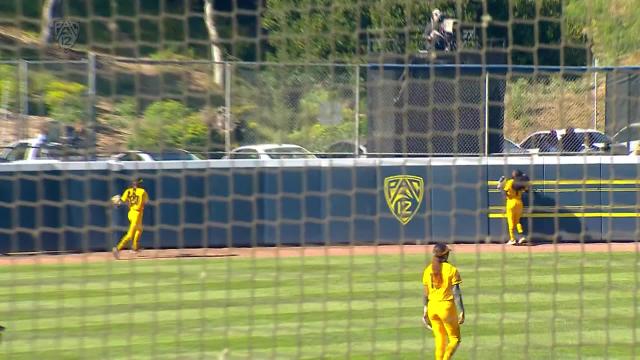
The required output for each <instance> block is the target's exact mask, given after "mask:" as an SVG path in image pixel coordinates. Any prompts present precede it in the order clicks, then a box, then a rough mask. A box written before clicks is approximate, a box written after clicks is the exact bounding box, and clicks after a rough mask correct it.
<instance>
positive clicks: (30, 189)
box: [0, 156, 640, 252]
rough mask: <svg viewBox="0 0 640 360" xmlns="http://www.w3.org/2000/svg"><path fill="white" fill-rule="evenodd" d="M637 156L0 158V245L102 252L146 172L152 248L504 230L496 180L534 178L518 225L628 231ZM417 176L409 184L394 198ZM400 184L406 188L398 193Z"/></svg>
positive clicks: (622, 236) (568, 231) (632, 231)
mask: <svg viewBox="0 0 640 360" xmlns="http://www.w3.org/2000/svg"><path fill="white" fill-rule="evenodd" d="M638 161H639V160H637V159H635V158H629V157H609V156H607V157H599V156H595V157H567V158H558V157H552V158H548V157H540V158H534V159H531V158H512V159H509V161H504V160H503V159H495V158H457V159H448V158H442V159H407V160H402V159H359V160H351V159H344V160H303V159H300V160H289V161H284V162H282V161H260V160H256V161H249V160H242V161H233V160H230V161H227V160H220V161H201V162H198V161H196V162H167V163H164V162H162V163H140V164H114V163H109V162H90V163H80V162H78V163H59V164H44V165H36V164H33V165H10V164H9V165H4V166H2V167H0V194H1V195H0V196H1V198H0V244H2V245H1V246H2V252H12V251H18V252H25V251H96V250H108V249H110V248H111V246H113V244H114V243H115V241H116V240H117V238H118V237H119V236H120V235H121V234H122V232H123V231H124V230H125V227H126V224H127V221H126V214H125V211H124V210H123V209H115V210H114V209H112V207H111V206H110V203H109V201H108V199H109V198H110V197H111V195H113V194H115V193H119V192H120V191H121V190H122V189H123V188H124V187H126V185H127V183H128V181H129V180H130V179H131V178H132V177H133V176H136V177H137V176H141V177H143V178H144V180H145V182H144V183H145V188H146V189H147V190H148V192H149V196H150V199H151V200H150V203H149V205H148V206H147V208H146V210H145V216H144V225H145V232H144V234H143V237H142V245H143V246H144V247H147V248H189V247H191V248H194V247H195V248H200V247H214V248H215V247H256V246H280V245H291V246H301V245H338V244H351V245H353V244H405V243H425V242H433V241H455V242H461V243H477V242H501V241H503V240H504V239H505V238H506V225H505V219H504V215H503V213H504V200H503V196H502V194H500V193H499V191H497V190H496V189H495V183H496V180H497V179H498V178H499V177H500V176H502V175H507V174H508V173H510V171H511V170H512V169H513V168H516V167H517V168H520V169H522V170H524V171H525V172H526V173H528V174H530V176H531V178H532V179H533V182H532V191H531V192H530V193H529V195H528V196H525V203H526V204H527V211H526V213H525V221H523V222H524V224H525V228H526V231H527V232H528V233H529V234H530V236H531V238H532V240H534V241H539V242H565V241H571V242H575V241H579V242H607V241H629V240H634V239H637V235H638V234H637V233H638V229H640V226H638V225H639V224H638V219H640V217H639V216H638V211H637V210H638V209H637V204H638V203H640V201H638V200H640V199H638V194H639V193H640V192H638V180H636V179H637V177H638V176H637V169H638V164H639V162H638ZM407 187H413V188H414V189H416V190H415V192H414V193H412V194H411V196H409V194H404V193H402V194H400V195H402V196H401V197H398V196H391V195H390V194H392V193H396V194H398V193H397V191H398V190H401V192H402V191H404V190H402V189H406V188H407ZM405 195H406V196H405Z"/></svg>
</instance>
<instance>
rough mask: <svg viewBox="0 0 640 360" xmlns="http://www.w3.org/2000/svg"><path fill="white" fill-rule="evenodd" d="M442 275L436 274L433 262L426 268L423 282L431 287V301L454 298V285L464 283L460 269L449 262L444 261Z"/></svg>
mask: <svg viewBox="0 0 640 360" xmlns="http://www.w3.org/2000/svg"><path fill="white" fill-rule="evenodd" d="M441 270H442V271H441V275H442V277H439V276H435V275H434V274H433V272H432V271H431V264H429V266H427V267H426V268H425V269H424V273H423V274H422V284H423V285H424V286H426V287H427V288H428V289H429V301H451V300H453V286H454V285H458V284H460V283H462V278H461V277H460V273H458V269H456V267H455V266H453V265H451V264H449V263H446V262H445V263H442V269H441Z"/></svg>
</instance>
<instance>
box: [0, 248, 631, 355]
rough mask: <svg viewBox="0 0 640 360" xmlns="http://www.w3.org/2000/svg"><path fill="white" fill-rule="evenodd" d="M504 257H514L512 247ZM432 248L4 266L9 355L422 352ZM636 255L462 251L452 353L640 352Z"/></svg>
mask: <svg viewBox="0 0 640 360" xmlns="http://www.w3.org/2000/svg"><path fill="white" fill-rule="evenodd" d="M507 255H508V256H507ZM426 260H427V259H426V258H425V257H424V256H415V255H412V256H401V255H397V256H392V255H384V256H383V255H380V256H377V257H375V256H357V257H348V256H345V257H306V258H280V259H277V258H266V259H252V258H240V257H236V258H234V257H229V258H208V259H203V258H200V259H176V260H138V261H118V262H103V263H86V264H60V265H15V266H5V267H3V268H2V269H1V270H2V271H1V273H0V284H1V286H0V311H1V314H2V319H1V322H0V323H2V324H3V325H5V326H7V328H8V330H7V331H6V332H5V334H4V335H3V341H2V344H1V345H0V350H1V351H2V354H3V355H4V356H2V358H3V359H43V360H44V359H120V358H133V359H150V358H152V359H174V358H179V359H212V358H213V359H217V358H218V355H219V354H220V353H221V352H222V351H223V349H228V352H227V357H226V358H227V359H239V358H251V359H268V358H275V359H299V358H302V359H316V358H341V359H345V358H350V359H369V358H376V359H420V358H427V359H431V358H432V357H433V339H432V336H431V334H430V333H429V332H427V331H425V330H424V329H423V328H422V327H421V323H420V316H421V312H422V307H421V306H422V298H421V291H422V290H421V284H420V276H421V272H422V269H423V266H424V264H425V262H426ZM639 260H640V255H637V254H635V253H612V254H579V253H578V254H568V253H563V254H531V255H528V254H499V253H498V254H495V253H483V254H454V256H453V257H452V259H451V261H452V262H453V263H454V264H455V265H457V266H458V267H459V269H460V271H461V274H462V276H463V280H464V283H463V292H464V299H465V305H466V307H467V313H468V315H467V323H466V324H465V325H464V326H463V335H462V336H463V340H462V345H461V347H460V349H459V351H458V353H457V356H456V359H468V358H475V359H526V358H528V359H551V358H557V359H576V358H583V359H602V358H607V357H608V358H612V359H632V358H634V357H640V343H639V342H640V331H638V330H639V328H640V309H639V308H638V307H639V304H640V302H639V300H638V296H639V295H640V291H639V288H640V282H639V277H640V275H639V274H638V273H637V271H638V270H640V264H638V261H639Z"/></svg>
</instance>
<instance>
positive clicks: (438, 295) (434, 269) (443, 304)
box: [422, 244, 464, 360]
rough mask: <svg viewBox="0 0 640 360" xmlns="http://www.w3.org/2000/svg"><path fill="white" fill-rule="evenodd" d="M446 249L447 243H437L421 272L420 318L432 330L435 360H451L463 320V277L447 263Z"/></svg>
mask: <svg viewBox="0 0 640 360" xmlns="http://www.w3.org/2000/svg"><path fill="white" fill-rule="evenodd" d="M449 252H450V249H449V247H448V246H447V245H445V244H436V245H435V246H434V247H433V258H432V260H431V264H429V266H427V267H426V268H425V269H424V273H423V274H422V284H423V285H424V312H423V314H422V321H423V323H424V325H425V326H426V327H427V328H429V329H431V330H432V331H433V336H434V338H435V347H436V351H435V359H436V360H448V359H451V357H452V356H453V354H454V353H455V352H456V350H457V349H458V345H459V344H460V325H462V324H463V323H464V304H463V303H462V292H461V290H460V284H461V283H462V278H461V277H460V273H458V269H456V267H455V266H453V265H451V264H449V263H448V262H447V260H448V259H449ZM458 311H459V312H458ZM447 340H448V343H447Z"/></svg>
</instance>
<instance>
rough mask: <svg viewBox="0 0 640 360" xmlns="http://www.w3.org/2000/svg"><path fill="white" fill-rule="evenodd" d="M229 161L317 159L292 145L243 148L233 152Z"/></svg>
mask: <svg viewBox="0 0 640 360" xmlns="http://www.w3.org/2000/svg"><path fill="white" fill-rule="evenodd" d="M225 158H229V159H261V160H262V159H267V160H268V159H315V158H316V156H315V155H313V154H312V153H310V152H309V151H308V150H307V149H305V148H303V147H301V146H298V145H290V144H262V145H248V146H241V147H239V148H236V149H234V150H233V151H231V153H230V154H229V156H225Z"/></svg>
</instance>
